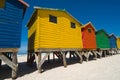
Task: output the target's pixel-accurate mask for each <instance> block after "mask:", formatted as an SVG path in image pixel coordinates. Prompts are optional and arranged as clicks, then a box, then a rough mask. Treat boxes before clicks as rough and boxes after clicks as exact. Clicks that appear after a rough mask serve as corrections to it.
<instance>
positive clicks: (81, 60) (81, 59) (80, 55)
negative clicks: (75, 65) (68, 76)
mask: <svg viewBox="0 0 120 80" xmlns="http://www.w3.org/2000/svg"><path fill="white" fill-rule="evenodd" d="M76 54H77V55H78V56H79V58H80V63H81V64H82V62H83V58H82V54H80V53H79V52H78V51H76Z"/></svg>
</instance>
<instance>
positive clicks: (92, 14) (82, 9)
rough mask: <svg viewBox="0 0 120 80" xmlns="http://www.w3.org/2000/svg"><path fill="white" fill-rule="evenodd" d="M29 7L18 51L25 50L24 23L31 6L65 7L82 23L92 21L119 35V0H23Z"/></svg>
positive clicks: (25, 30) (96, 26)
mask: <svg viewBox="0 0 120 80" xmlns="http://www.w3.org/2000/svg"><path fill="white" fill-rule="evenodd" d="M24 1H26V2H27V3H28V4H29V5H30V7H29V8H28V9H27V11H26V14H25V18H24V20H23V25H22V40H21V48H20V51H19V52H20V53H26V51H27V42H28V41H27V40H28V39H27V27H26V24H27V22H28V20H29V18H30V16H31V14H32V12H33V10H34V9H33V6H40V7H47V8H58V9H65V10H66V11H68V12H69V13H70V14H71V15H72V16H74V17H75V18H76V19H78V20H79V21H80V22H81V23H82V24H86V23H87V22H92V24H93V25H94V27H95V28H96V29H97V30H99V29H105V30H106V32H107V33H108V34H111V33H114V34H115V35H116V36H120V32H119V31H120V0H24Z"/></svg>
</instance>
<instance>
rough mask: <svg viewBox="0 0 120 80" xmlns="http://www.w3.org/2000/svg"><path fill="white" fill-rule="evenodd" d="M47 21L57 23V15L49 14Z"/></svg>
mask: <svg viewBox="0 0 120 80" xmlns="http://www.w3.org/2000/svg"><path fill="white" fill-rule="evenodd" d="M49 22H52V23H55V24H57V16H53V15H49Z"/></svg>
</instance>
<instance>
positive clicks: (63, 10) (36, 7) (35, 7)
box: [27, 6, 82, 25]
mask: <svg viewBox="0 0 120 80" xmlns="http://www.w3.org/2000/svg"><path fill="white" fill-rule="evenodd" d="M34 9H35V10H36V9H45V10H54V11H62V12H65V13H66V14H68V15H69V16H71V17H72V18H73V19H74V20H75V21H77V22H78V23H79V24H80V25H82V23H81V22H79V21H78V20H77V19H76V18H74V17H73V16H72V15H71V14H70V13H69V12H67V11H66V10H65V9H55V8H45V7H38V6H34ZM35 10H34V11H33V13H32V15H33V14H34V12H35ZM32 15H31V17H30V19H31V18H32ZM30 19H29V21H28V23H27V24H29V22H30Z"/></svg>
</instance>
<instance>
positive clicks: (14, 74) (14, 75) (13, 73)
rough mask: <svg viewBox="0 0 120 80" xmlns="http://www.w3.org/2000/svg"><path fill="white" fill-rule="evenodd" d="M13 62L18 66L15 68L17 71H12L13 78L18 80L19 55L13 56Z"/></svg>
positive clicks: (14, 54)
mask: <svg viewBox="0 0 120 80" xmlns="http://www.w3.org/2000/svg"><path fill="white" fill-rule="evenodd" d="M12 62H13V63H14V64H15V65H17V66H16V67H15V68H16V69H12V78H13V79H15V78H17V70H18V64H17V53H13V55H12Z"/></svg>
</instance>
